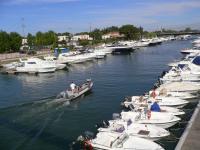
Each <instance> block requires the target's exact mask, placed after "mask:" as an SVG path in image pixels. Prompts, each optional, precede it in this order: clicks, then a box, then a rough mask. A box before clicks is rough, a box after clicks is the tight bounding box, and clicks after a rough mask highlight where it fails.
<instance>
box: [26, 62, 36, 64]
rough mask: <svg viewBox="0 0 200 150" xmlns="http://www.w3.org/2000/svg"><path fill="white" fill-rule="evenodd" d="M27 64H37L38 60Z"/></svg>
mask: <svg viewBox="0 0 200 150" xmlns="http://www.w3.org/2000/svg"><path fill="white" fill-rule="evenodd" d="M27 64H36V62H27Z"/></svg>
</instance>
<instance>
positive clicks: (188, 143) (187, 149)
mask: <svg viewBox="0 0 200 150" xmlns="http://www.w3.org/2000/svg"><path fill="white" fill-rule="evenodd" d="M199 109H200V103H199V104H198V105H197V107H196V109H195V111H194V113H193V116H192V118H191V120H190V121H189V122H188V125H187V128H186V129H185V131H184V133H183V135H182V137H181V139H180V141H179V143H178V145H177V146H176V149H175V150H200V111H199Z"/></svg>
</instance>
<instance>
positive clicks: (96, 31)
mask: <svg viewBox="0 0 200 150" xmlns="http://www.w3.org/2000/svg"><path fill="white" fill-rule="evenodd" d="M89 35H90V36H91V37H92V38H93V41H94V42H95V43H98V42H99V41H101V39H102V38H101V37H102V33H101V31H100V30H99V29H94V30H93V31H92V32H90V34H89Z"/></svg>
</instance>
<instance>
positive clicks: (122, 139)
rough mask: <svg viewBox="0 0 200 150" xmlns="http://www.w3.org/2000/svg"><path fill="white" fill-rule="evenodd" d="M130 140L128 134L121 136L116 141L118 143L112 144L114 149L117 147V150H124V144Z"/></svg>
mask: <svg viewBox="0 0 200 150" xmlns="http://www.w3.org/2000/svg"><path fill="white" fill-rule="evenodd" d="M127 140H128V135H127V134H123V135H121V136H119V137H118V138H117V140H116V142H114V143H113V144H112V147H117V148H122V147H123V144H124V143H125V142H126V141H127Z"/></svg>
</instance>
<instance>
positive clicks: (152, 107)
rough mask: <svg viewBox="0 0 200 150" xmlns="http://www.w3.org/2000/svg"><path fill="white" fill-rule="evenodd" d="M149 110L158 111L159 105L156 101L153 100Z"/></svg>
mask: <svg viewBox="0 0 200 150" xmlns="http://www.w3.org/2000/svg"><path fill="white" fill-rule="evenodd" d="M151 111H156V112H160V106H159V105H158V103H157V102H154V103H153V105H151Z"/></svg>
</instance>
